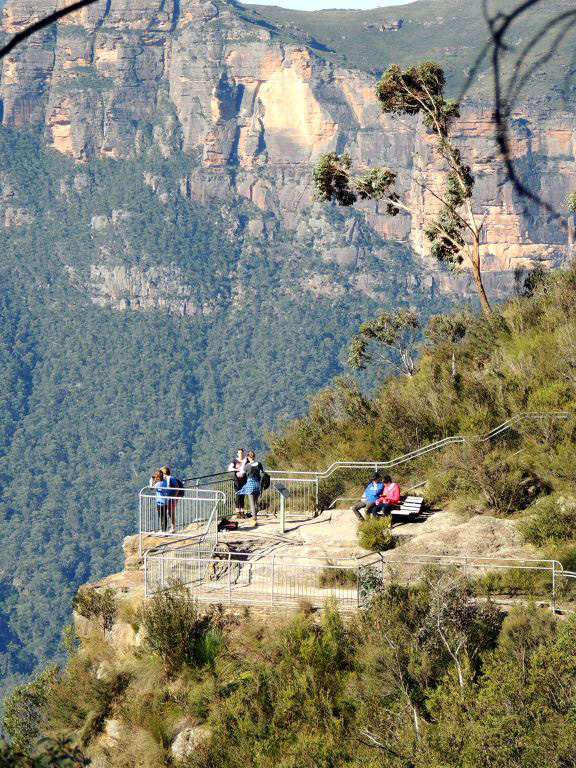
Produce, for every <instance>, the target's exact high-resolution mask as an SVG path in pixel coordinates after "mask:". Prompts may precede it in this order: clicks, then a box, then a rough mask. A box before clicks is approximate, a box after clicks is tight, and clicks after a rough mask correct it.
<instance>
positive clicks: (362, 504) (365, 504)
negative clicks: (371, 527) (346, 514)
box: [352, 499, 376, 520]
mask: <svg viewBox="0 0 576 768" xmlns="http://www.w3.org/2000/svg"><path fill="white" fill-rule="evenodd" d="M375 506H376V502H375V501H366V500H365V499H362V500H361V501H358V502H356V504H354V506H353V507H352V512H354V514H355V515H356V517H357V518H358V520H364V519H366V520H368V518H369V517H370V515H371V514H372V509H373V508H374V507H375ZM364 507H366V517H365V518H364V517H362V515H361V514H360V510H361V509H364Z"/></svg>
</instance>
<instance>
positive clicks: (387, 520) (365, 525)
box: [358, 515, 395, 552]
mask: <svg viewBox="0 0 576 768" xmlns="http://www.w3.org/2000/svg"><path fill="white" fill-rule="evenodd" d="M391 529H392V519H391V517H390V515H388V516H386V517H369V518H368V520H364V522H362V523H360V525H359V526H358V544H359V545H360V546H361V547H362V549H370V550H372V552H386V551H387V550H388V549H394V545H395V544H394V537H393V536H392V530H391Z"/></svg>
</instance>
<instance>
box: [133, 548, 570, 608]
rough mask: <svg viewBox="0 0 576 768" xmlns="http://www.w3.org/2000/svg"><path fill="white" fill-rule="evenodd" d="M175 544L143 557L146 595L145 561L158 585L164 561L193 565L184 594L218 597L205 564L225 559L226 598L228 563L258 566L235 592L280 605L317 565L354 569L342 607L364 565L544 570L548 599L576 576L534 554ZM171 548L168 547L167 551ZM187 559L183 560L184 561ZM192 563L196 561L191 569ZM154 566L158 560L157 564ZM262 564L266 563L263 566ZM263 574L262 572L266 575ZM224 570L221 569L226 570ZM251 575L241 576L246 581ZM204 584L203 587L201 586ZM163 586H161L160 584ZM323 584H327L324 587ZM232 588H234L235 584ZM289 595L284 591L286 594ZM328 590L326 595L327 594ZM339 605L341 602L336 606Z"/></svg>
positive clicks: (299, 591)
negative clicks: (303, 552)
mask: <svg viewBox="0 0 576 768" xmlns="http://www.w3.org/2000/svg"><path fill="white" fill-rule="evenodd" d="M173 548H174V545H171V546H170V545H167V546H163V547H161V548H158V549H156V550H155V551H151V552H149V553H147V555H146V557H145V579H146V585H147V586H146V596H147V597H148V596H150V594H151V593H150V592H149V590H148V578H147V577H148V574H147V569H148V566H149V564H150V563H152V562H153V561H155V562H156V563H159V564H160V568H161V578H162V585H164V584H165V574H164V568H165V566H164V564H166V570H168V571H169V570H170V567H169V564H170V563H173V564H174V565H175V566H178V567H180V568H182V567H183V566H184V567H185V568H186V567H189V568H192V570H191V571H190V573H192V574H195V575H194V582H193V583H192V582H188V583H189V584H190V586H191V587H193V589H192V592H191V593H189V597H192V598H194V599H199V600H208V601H212V602H214V601H216V602H221V600H222V592H221V591H219V592H217V594H215V593H214V592H213V590H212V588H211V580H210V579H208V578H207V577H208V574H209V568H208V566H210V565H214V566H215V567H220V566H222V565H223V564H224V563H226V564H227V575H228V592H227V600H228V602H230V603H232V602H234V598H233V591H232V589H231V583H230V575H231V570H230V566H231V565H232V564H234V563H236V564H240V567H241V568H243V569H245V570H247V572H248V573H252V570H251V569H252V568H257V569H259V573H261V574H263V575H264V577H265V578H264V581H262V582H259V583H261V584H262V588H261V589H260V588H258V589H256V592H255V594H250V593H249V590H248V591H247V592H246V591H245V592H243V593H242V594H241V595H238V596H237V600H239V602H241V603H253V604H261V603H263V602H264V603H266V604H270V605H279V604H281V603H283V602H284V603H285V602H286V600H287V599H290V600H293V601H294V600H297V599H299V598H304V597H306V596H307V595H308V596H309V597H310V595H311V593H309V592H308V591H307V590H309V589H310V583H309V581H306V580H304V581H302V579H303V576H304V574H306V573H310V572H317V573H320V569H321V570H322V571H329V570H346V571H349V572H350V574H351V575H352V574H355V576H356V581H355V586H354V591H353V592H352V593H351V592H350V587H348V586H346V585H345V584H341V585H340V586H341V588H342V592H341V594H340V597H341V598H342V599H343V600H344V601H345V603H346V606H347V607H351V605H352V603H353V606H354V607H356V608H360V607H361V606H362V604H363V596H362V583H363V576H362V574H363V573H365V572H366V569H368V570H370V569H373V568H374V567H376V569H377V571H380V570H381V572H382V577H383V576H384V569H385V568H386V567H390V566H402V565H404V566H410V565H412V566H417V567H420V568H421V567H422V566H425V565H432V564H437V565H440V566H443V567H446V566H457V567H458V566H459V567H461V568H463V570H464V574H466V573H468V571H469V570H470V569H482V570H488V571H499V570H518V571H525V572H545V573H549V574H550V577H551V596H552V604H553V606H555V604H556V596H557V585H558V580H559V579H560V578H562V577H567V578H570V579H576V573H574V572H572V571H564V569H563V567H562V564H561V563H560V562H559V561H557V560H551V559H534V558H525V559H520V558H512V557H487V556H468V555H414V554H410V555H402V554H401V553H394V552H386V553H383V552H371V553H367V554H365V555H357V556H355V557H345V558H340V557H339V558H337V559H336V560H330V559H328V558H326V557H301V556H294V555H289V554H286V555H283V554H277V553H274V554H270V553H266V554H264V553H254V552H222V553H221V554H220V555H218V553H217V550H216V548H212V550H211V551H208V550H206V551H205V552H200V551H197V552H190V554H188V553H187V552H182V553H181V554H179V553H178V551H175V550H174V549H173ZM171 550H172V551H171ZM186 564H188V566H186ZM193 566H198V568H200V570H198V568H197V569H196V570H194V569H193ZM156 567H158V566H156ZM266 568H270V571H267V570H266ZM275 568H280V569H282V574H283V575H282V585H283V586H282V589H283V592H284V594H283V596H282V595H280V596H277V595H276V593H275V582H274V579H275V576H274V570H275ZM266 574H267V575H266ZM225 575H226V574H225ZM250 583H251V581H249V582H246V586H247V585H249V584H250ZM204 587H206V588H207V591H204ZM162 588H163V587H162ZM314 589H315V590H316V591H315V592H314V599H315V600H318V599H322V598H323V597H324V595H323V593H322V587H321V586H320V588H319V589H316V588H314ZM326 589H327V590H329V589H330V587H329V586H328V587H326ZM234 592H235V590H234ZM287 596H289V597H287ZM328 596H330V595H328ZM341 607H343V606H341Z"/></svg>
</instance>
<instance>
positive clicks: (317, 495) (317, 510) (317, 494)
mask: <svg viewBox="0 0 576 768" xmlns="http://www.w3.org/2000/svg"><path fill="white" fill-rule="evenodd" d="M318 497H319V493H318V475H316V514H318V512H319V511H320V510H319V509H318Z"/></svg>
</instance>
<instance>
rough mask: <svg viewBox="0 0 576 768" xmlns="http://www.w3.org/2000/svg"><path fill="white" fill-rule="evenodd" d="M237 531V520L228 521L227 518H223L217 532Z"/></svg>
mask: <svg viewBox="0 0 576 768" xmlns="http://www.w3.org/2000/svg"><path fill="white" fill-rule="evenodd" d="M237 529H238V521H237V520H228V518H227V517H223V518H222V520H220V522H219V523H218V530H219V531H235V530H237Z"/></svg>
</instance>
